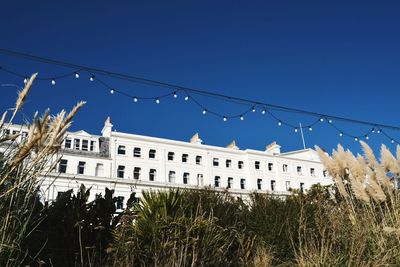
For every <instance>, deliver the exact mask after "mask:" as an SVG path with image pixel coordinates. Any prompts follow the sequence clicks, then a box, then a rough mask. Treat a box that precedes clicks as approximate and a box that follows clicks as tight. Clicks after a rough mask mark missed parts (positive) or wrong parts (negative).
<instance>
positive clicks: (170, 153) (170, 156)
mask: <svg viewBox="0 0 400 267" xmlns="http://www.w3.org/2000/svg"><path fill="white" fill-rule="evenodd" d="M174 156H175V153H174V152H168V160H174Z"/></svg>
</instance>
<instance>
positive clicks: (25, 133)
mask: <svg viewBox="0 0 400 267" xmlns="http://www.w3.org/2000/svg"><path fill="white" fill-rule="evenodd" d="M27 137H28V132H22V134H21V139H22V140H25V139H26V138H27ZM69 141H70V142H69V145H70V147H69V148H71V140H69Z"/></svg>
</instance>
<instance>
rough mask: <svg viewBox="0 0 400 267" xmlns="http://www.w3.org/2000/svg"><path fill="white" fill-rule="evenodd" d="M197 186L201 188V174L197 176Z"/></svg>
mask: <svg viewBox="0 0 400 267" xmlns="http://www.w3.org/2000/svg"><path fill="white" fill-rule="evenodd" d="M197 186H203V174H201V173H199V174H197Z"/></svg>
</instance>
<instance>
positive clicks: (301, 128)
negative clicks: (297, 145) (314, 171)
mask: <svg viewBox="0 0 400 267" xmlns="http://www.w3.org/2000/svg"><path fill="white" fill-rule="evenodd" d="M300 133H301V140H302V141H303V148H304V149H306V142H305V141H304V134H303V127H302V126H301V122H300Z"/></svg>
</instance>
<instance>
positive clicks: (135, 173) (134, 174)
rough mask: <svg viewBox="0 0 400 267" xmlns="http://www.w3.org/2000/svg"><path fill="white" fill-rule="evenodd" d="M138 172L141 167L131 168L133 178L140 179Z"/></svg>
mask: <svg viewBox="0 0 400 267" xmlns="http://www.w3.org/2000/svg"><path fill="white" fill-rule="evenodd" d="M140 172H141V169H140V168H139V167H135V168H134V169H133V179H135V180H139V179H140Z"/></svg>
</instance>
